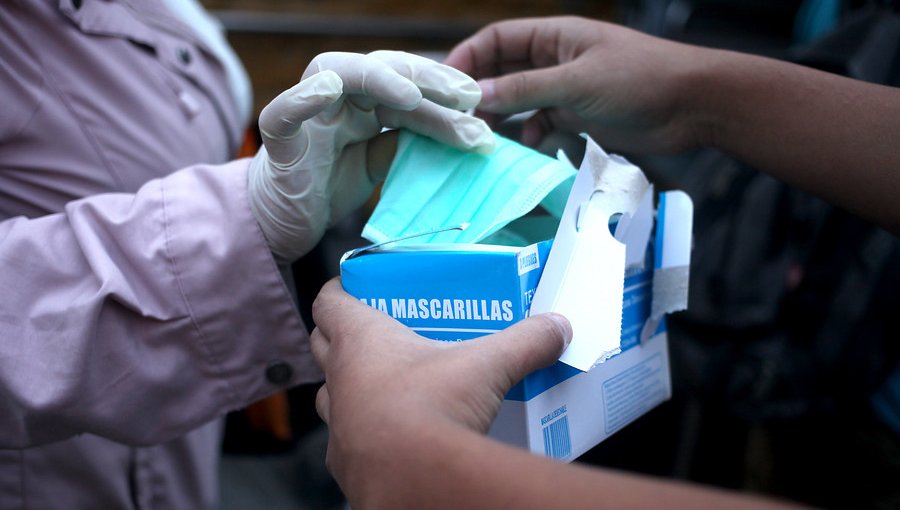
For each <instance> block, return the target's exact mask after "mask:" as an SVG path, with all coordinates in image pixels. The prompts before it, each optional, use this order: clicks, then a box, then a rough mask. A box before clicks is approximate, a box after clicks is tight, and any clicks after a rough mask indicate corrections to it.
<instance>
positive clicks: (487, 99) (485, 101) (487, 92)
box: [478, 80, 497, 108]
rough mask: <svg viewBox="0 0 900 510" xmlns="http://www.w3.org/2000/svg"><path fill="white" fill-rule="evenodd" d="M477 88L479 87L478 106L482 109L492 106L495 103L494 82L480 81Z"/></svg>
mask: <svg viewBox="0 0 900 510" xmlns="http://www.w3.org/2000/svg"><path fill="white" fill-rule="evenodd" d="M478 86H479V87H481V103H479V106H481V107H482V108H487V107H490V106H493V105H494V103H495V102H496V101H497V90H496V86H495V84H494V80H480V81H479V82H478Z"/></svg>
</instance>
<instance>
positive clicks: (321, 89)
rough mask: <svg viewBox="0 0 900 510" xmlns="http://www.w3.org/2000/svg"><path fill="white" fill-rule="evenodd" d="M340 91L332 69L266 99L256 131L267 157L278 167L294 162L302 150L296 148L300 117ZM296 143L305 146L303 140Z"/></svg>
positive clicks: (313, 112) (327, 102)
mask: <svg viewBox="0 0 900 510" xmlns="http://www.w3.org/2000/svg"><path fill="white" fill-rule="evenodd" d="M341 94H343V81H342V80H341V78H340V77H339V76H338V75H337V73H335V72H333V71H322V72H321V73H318V74H315V75H312V76H310V77H308V78H305V79H304V80H302V81H301V82H300V83H298V84H296V85H294V86H293V87H291V88H289V89H287V90H286V91H284V92H282V93H281V94H279V95H278V97H276V98H275V99H273V100H272V102H271V103H269V104H268V105H267V106H266V107H265V108H264V109H263V111H262V112H261V113H260V115H259V131H260V134H261V136H262V139H263V145H265V147H266V151H268V154H269V160H270V161H271V162H272V163H273V165H274V166H275V167H276V168H278V169H279V170H285V169H287V168H288V167H290V166H291V165H293V164H294V163H296V162H297V160H299V159H300V158H301V157H302V156H303V155H304V154H305V152H306V151H305V150H297V147H298V138H300V137H301V135H302V130H301V129H300V127H301V125H302V124H303V121H305V120H307V119H310V118H312V117H314V116H315V115H317V114H318V113H319V112H321V111H322V110H324V109H325V108H327V107H328V106H329V105H331V104H332V103H334V102H335V101H337V100H338V99H339V98H340V97H341ZM299 145H300V146H301V147H302V146H305V145H306V144H305V143H303V140H299Z"/></svg>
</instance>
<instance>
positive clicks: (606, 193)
mask: <svg viewBox="0 0 900 510" xmlns="http://www.w3.org/2000/svg"><path fill="white" fill-rule="evenodd" d="M649 188H650V184H649V182H647V179H646V177H644V174H643V173H642V172H641V171H640V169H638V168H637V167H636V166H634V165H632V164H631V163H629V162H628V161H626V160H624V159H623V158H619V157H610V156H608V155H607V154H606V153H605V152H603V150H602V149H601V148H600V147H599V146H598V145H597V144H596V143H594V142H593V141H592V140H591V139H590V138H587V151H586V153H585V157H584V161H583V162H582V164H581V169H580V170H579V172H578V175H577V176H576V178H575V183H574V185H573V187H572V191H571V193H570V194H569V200H568V201H567V202H566V208H565V210H564V211H563V215H562V218H561V219H560V225H559V229H558V230H557V232H556V237H555V238H554V241H553V249H552V250H551V251H550V256H549V258H548V259H547V264H546V266H545V268H544V273H543V275H542V276H541V281H540V283H539V284H538V287H537V290H536V291H535V295H534V301H533V302H532V305H531V313H533V314H538V313H545V312H557V313H561V314H563V315H565V316H566V318H568V319H569V322H570V323H571V324H572V332H573V337H572V342H571V344H569V348H568V349H566V351H565V352H564V353H563V355H562V356H561V357H560V358H559V359H560V361H562V362H563V363H566V364H568V365H570V366H572V367H575V368H577V369H579V370H582V371H588V370H590V368H591V367H593V366H594V365H595V364H597V363H599V362H602V361H604V360H606V359H608V358H609V357H611V356H613V355H615V354H617V353H619V352H620V338H621V328H622V291H623V286H624V274H625V266H626V247H625V245H624V244H622V243H621V242H619V241H617V240H616V239H614V238H613V236H612V234H610V231H609V219H610V217H611V216H612V215H614V214H618V213H621V214H623V215H625V214H627V215H629V217H634V216H635V215H636V213H637V210H638V208H639V205H640V204H641V203H642V202H644V203H646V194H647V191H648V189H649ZM638 216H642V215H638ZM629 230H630V229H629ZM642 230H643V229H642ZM648 235H649V233H647V234H646V235H645V236H644V237H645V239H644V246H643V248H644V249H645V248H646V236H648ZM625 237H628V236H625Z"/></svg>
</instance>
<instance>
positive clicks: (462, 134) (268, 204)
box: [249, 51, 494, 265]
mask: <svg viewBox="0 0 900 510" xmlns="http://www.w3.org/2000/svg"><path fill="white" fill-rule="evenodd" d="M480 98H481V91H480V89H479V87H478V85H477V84H476V83H475V81H474V80H472V79H471V78H469V77H468V76H466V75H465V74H463V73H461V72H460V71H457V70H455V69H453V68H450V67H448V66H445V65H442V64H439V63H437V62H434V61H432V60H430V59H427V58H424V57H419V56H416V55H412V54H409V53H403V52H397V51H376V52H373V53H369V54H368V55H361V54H356V53H323V54H321V55H319V56H317V57H316V58H315V59H313V61H312V62H311V63H310V65H309V67H308V68H307V69H306V72H304V74H303V77H302V79H301V81H300V83H298V84H297V85H295V86H294V87H292V88H290V89H288V90H286V91H285V92H283V93H282V94H281V95H279V96H278V97H276V98H275V99H274V100H273V101H272V102H271V103H269V105H268V106H266V107H265V109H263V111H262V113H261V114H260V118H259V128H260V131H261V133H262V140H263V145H264V147H263V148H261V149H260V150H259V152H258V153H257V154H256V156H255V157H254V158H253V160H252V161H251V162H250V167H249V198H250V207H251V209H252V211H253V214H254V215H255V217H256V220H257V221H258V222H259V224H260V226H261V227H262V230H263V233H264V234H265V236H266V240H267V241H268V243H269V247H270V248H271V249H272V253H273V254H274V255H275V260H276V262H278V263H279V264H281V265H284V264H289V263H290V262H292V261H293V260H295V259H297V258H299V257H300V256H302V255H303V254H305V253H307V252H308V251H309V250H311V249H312V248H313V246H315V244H316V243H317V242H318V241H319V239H320V238H321V237H322V235H323V234H324V232H325V229H326V228H327V227H328V226H330V225H331V224H333V223H334V222H335V221H337V220H339V219H341V218H342V217H344V216H345V215H346V214H347V213H349V212H350V211H352V210H353V209H355V208H357V207H359V206H361V205H362V204H363V203H364V202H365V200H366V199H367V198H368V197H369V195H370V194H371V193H372V189H373V187H374V184H375V180H376V177H375V176H372V175H370V172H369V166H368V161H367V147H368V145H369V142H370V141H371V140H372V139H373V138H374V137H376V136H377V135H378V134H379V133H380V132H381V131H382V128H383V127H391V128H401V127H402V128H406V129H410V130H412V131H416V132H418V133H421V134H424V135H426V136H429V137H431V138H434V139H436V140H439V141H441V142H444V143H447V144H449V145H452V146H455V147H458V148H460V149H464V150H477V151H479V152H483V153H490V152H491V151H492V150H493V145H494V137H493V135H492V133H491V131H490V128H488V126H487V124H485V123H484V122H483V121H481V120H480V119H477V118H475V117H472V116H470V115H466V114H464V113H462V112H461V111H460V110H466V109H469V108H473V107H474V106H475V105H476V104H478V101H479V100H480Z"/></svg>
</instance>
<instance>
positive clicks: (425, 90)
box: [303, 50, 481, 110]
mask: <svg viewBox="0 0 900 510" xmlns="http://www.w3.org/2000/svg"><path fill="white" fill-rule="evenodd" d="M324 69H330V70H332V71H334V72H336V73H338V74H339V75H340V76H341V78H342V79H343V80H344V92H345V93H346V94H348V95H350V96H362V97H353V99H352V100H353V102H354V103H355V104H357V105H358V106H360V107H361V108H364V109H368V108H371V107H372V106H374V105H375V104H384V105H386V106H388V107H390V108H395V109H399V110H411V109H412V108H415V107H416V105H417V104H418V102H419V101H421V99H422V98H423V97H424V98H426V99H428V100H430V101H433V102H435V103H437V104H439V105H441V106H445V107H447V108H453V109H456V110H467V109H469V108H474V107H475V106H476V105H477V104H478V102H479V101H480V100H481V89H480V88H479V87H478V84H477V83H475V80H473V79H472V78H470V77H469V76H467V75H466V74H465V73H462V72H460V71H458V70H456V69H454V68H452V67H449V66H446V65H444V64H441V63H438V62H435V61H433V60H431V59H428V58H425V57H421V56H418V55H413V54H411V53H405V52H402V51H387V50H380V51H374V52H372V53H369V54H368V55H359V54H356V53H340V52H331V53H323V54H321V55H319V56H317V57H316V58H315V59H313V61H312V62H311V63H310V65H309V68H307V70H306V72H305V73H304V75H303V76H304V77H306V76H310V75H312V74H313V73H316V72H320V71H321V70H324Z"/></svg>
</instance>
